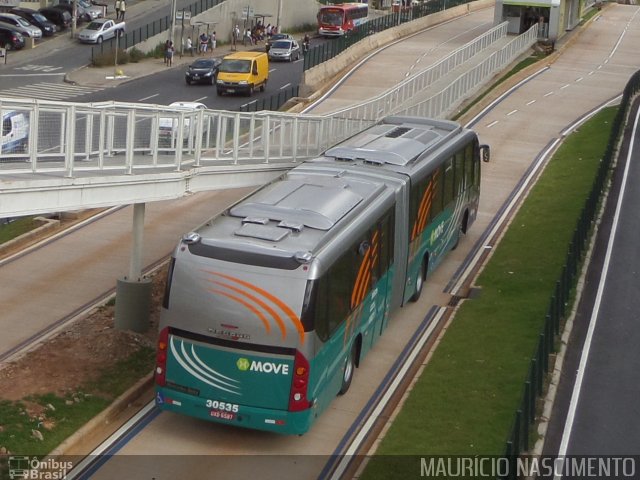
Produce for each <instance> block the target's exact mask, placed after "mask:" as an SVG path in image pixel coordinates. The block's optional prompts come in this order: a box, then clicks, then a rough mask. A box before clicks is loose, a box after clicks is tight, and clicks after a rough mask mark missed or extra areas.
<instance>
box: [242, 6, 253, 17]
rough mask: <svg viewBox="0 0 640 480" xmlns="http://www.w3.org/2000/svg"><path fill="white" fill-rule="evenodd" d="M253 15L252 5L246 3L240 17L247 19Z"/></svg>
mask: <svg viewBox="0 0 640 480" xmlns="http://www.w3.org/2000/svg"><path fill="white" fill-rule="evenodd" d="M251 17H253V7H250V6H249V5H247V6H246V7H244V8H243V9H242V19H243V20H249V18H251Z"/></svg>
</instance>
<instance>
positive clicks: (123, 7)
mask: <svg viewBox="0 0 640 480" xmlns="http://www.w3.org/2000/svg"><path fill="white" fill-rule="evenodd" d="M126 10H127V3H126V1H125V0H120V20H122V21H123V22H124V12H125V11H126Z"/></svg>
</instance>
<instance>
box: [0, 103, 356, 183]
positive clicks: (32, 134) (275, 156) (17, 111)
mask: <svg viewBox="0 0 640 480" xmlns="http://www.w3.org/2000/svg"><path fill="white" fill-rule="evenodd" d="M5 115H19V116H20V118H19V120H20V121H21V122H27V123H28V132H29V134H28V135H25V136H23V137H16V138H22V139H23V142H13V143H4V144H0V158H1V160H0V174H24V173H36V172H37V173H38V174H45V175H48V174H52V173H56V174H58V175H60V174H62V175H64V176H65V177H74V176H82V175H84V176H86V175H90V174H91V173H87V172H94V174H96V175H97V174H98V172H104V171H113V173H114V174H122V173H124V174H136V173H141V174H142V173H148V172H150V171H153V172H165V171H182V170H187V169H190V168H194V167H201V166H228V165H232V166H235V165H264V164H272V163H283V162H289V163H296V162H299V161H302V160H305V159H308V158H311V157H314V156H317V155H319V154H320V153H321V152H323V151H324V150H326V149H327V148H328V147H329V146H331V145H334V144H335V143H337V142H339V141H341V140H343V139H345V138H347V137H349V136H351V135H354V134H355V133H357V132H359V131H360V130H362V128H363V124H362V122H361V121H360V120H349V119H335V118H332V117H326V116H314V115H304V116H301V115H297V114H290V113H283V112H282V113H276V112H268V111H264V112H258V113H243V112H228V111H217V110H206V109H198V110H193V109H179V108H170V107H162V106H160V105H143V104H125V103H116V102H106V103H100V104H70V103H63V102H47V101H41V100H29V99H19V100H18V99H0V118H4V116H5Z"/></svg>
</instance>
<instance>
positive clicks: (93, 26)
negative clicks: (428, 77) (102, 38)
mask: <svg viewBox="0 0 640 480" xmlns="http://www.w3.org/2000/svg"><path fill="white" fill-rule="evenodd" d="M100 28H102V22H91V23H90V24H89V25H87V30H100Z"/></svg>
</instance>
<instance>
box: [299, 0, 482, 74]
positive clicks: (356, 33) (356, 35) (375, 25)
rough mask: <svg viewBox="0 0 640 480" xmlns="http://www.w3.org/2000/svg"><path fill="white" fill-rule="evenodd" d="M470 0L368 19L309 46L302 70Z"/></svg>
mask: <svg viewBox="0 0 640 480" xmlns="http://www.w3.org/2000/svg"><path fill="white" fill-rule="evenodd" d="M471 1H473V0H435V1H430V2H425V3H423V4H421V5H416V6H414V7H412V8H410V9H407V10H402V11H400V12H397V13H389V14H387V15H384V16H382V17H378V18H373V19H370V20H368V21H367V22H366V23H363V24H362V25H358V26H357V27H356V28H354V29H353V30H351V31H350V32H349V33H348V34H346V35H343V36H341V37H338V38H335V39H333V40H332V41H330V42H325V43H323V44H322V45H318V46H316V47H313V48H310V49H309V52H308V53H307V54H306V55H305V56H304V67H303V71H306V70H309V69H310V68H313V67H315V66H316V65H319V64H321V63H322V62H326V61H327V60H329V59H331V58H333V57H335V56H336V55H338V54H340V53H341V52H343V51H344V50H346V49H347V48H349V47H350V46H351V45H354V44H355V43H358V42H359V41H360V40H362V39H363V38H365V37H368V36H369V35H373V34H374V33H378V32H381V31H383V30H386V29H388V28H393V27H396V26H398V25H401V24H403V23H406V22H410V21H412V20H415V19H417V18H421V17H424V16H426V15H431V14H432V13H436V12H440V11H443V10H446V9H447V8H452V7H457V6H458V5H463V4H465V3H470V2H471Z"/></svg>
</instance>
